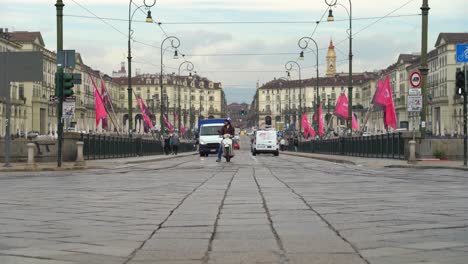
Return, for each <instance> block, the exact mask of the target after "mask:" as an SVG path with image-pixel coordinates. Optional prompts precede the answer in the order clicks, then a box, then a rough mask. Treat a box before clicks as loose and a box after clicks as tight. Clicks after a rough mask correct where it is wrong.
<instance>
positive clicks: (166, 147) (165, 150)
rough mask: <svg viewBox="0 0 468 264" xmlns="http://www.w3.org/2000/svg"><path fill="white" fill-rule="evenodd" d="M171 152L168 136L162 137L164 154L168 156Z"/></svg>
mask: <svg viewBox="0 0 468 264" xmlns="http://www.w3.org/2000/svg"><path fill="white" fill-rule="evenodd" d="M170 151H171V138H170V137H169V136H167V135H166V136H164V153H165V154H166V155H169V152H170Z"/></svg>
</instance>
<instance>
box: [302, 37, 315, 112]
mask: <svg viewBox="0 0 468 264" xmlns="http://www.w3.org/2000/svg"><path fill="white" fill-rule="evenodd" d="M310 41H312V42H313V43H314V44H315V57H316V58H315V59H316V60H315V68H316V72H317V74H316V77H315V79H316V83H315V91H316V93H317V105H316V109H315V113H316V114H318V107H319V104H320V95H319V63H318V61H319V53H318V51H319V48H318V45H317V42H316V41H315V40H314V39H313V38H311V37H303V38H301V39H299V41H298V42H297V44H298V45H299V48H301V49H302V51H301V53H300V55H299V60H303V59H304V50H305V49H307V47H308V46H309V42H310ZM317 120H318V119H317Z"/></svg>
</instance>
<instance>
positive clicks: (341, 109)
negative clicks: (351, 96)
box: [334, 93, 348, 119]
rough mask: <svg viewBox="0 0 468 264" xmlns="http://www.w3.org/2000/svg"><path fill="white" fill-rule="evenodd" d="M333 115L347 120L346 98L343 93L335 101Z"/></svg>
mask: <svg viewBox="0 0 468 264" xmlns="http://www.w3.org/2000/svg"><path fill="white" fill-rule="evenodd" d="M334 115H336V116H338V117H341V118H345V119H346V118H348V98H346V95H345V94H344V93H342V94H341V95H340V97H338V100H337V101H336V106H335V112H334Z"/></svg>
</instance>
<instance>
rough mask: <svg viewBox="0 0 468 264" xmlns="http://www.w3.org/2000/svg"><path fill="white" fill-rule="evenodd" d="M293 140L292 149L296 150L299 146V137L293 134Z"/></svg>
mask: <svg viewBox="0 0 468 264" xmlns="http://www.w3.org/2000/svg"><path fill="white" fill-rule="evenodd" d="M293 142H294V151H295V152H297V148H298V147H299V138H298V137H297V136H295V137H294V141H293Z"/></svg>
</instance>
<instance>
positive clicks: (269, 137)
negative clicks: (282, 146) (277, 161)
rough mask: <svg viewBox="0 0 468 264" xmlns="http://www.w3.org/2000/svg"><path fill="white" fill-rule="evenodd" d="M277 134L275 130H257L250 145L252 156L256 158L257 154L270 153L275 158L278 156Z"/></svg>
mask: <svg viewBox="0 0 468 264" xmlns="http://www.w3.org/2000/svg"><path fill="white" fill-rule="evenodd" d="M277 135H278V133H277V132H276V130H258V131H256V132H255V137H254V141H253V143H252V147H251V150H252V155H254V156H256V155H257V154H259V153H272V154H273V155H275V156H278V155H279V145H278V138H277Z"/></svg>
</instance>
